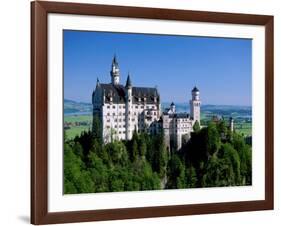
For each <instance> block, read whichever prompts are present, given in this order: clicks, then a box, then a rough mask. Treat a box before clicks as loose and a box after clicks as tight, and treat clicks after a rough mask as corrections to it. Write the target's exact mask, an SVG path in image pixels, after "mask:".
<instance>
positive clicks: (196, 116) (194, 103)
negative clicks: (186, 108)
mask: <svg viewBox="0 0 281 226" xmlns="http://www.w3.org/2000/svg"><path fill="white" fill-rule="evenodd" d="M199 94H200V92H199V89H198V88H197V87H196V86H195V87H194V88H193V89H192V91H191V95H192V99H191V100H190V102H189V104H190V117H191V118H192V120H193V123H195V122H196V121H198V122H199V125H200V107H201V101H200V96H199Z"/></svg>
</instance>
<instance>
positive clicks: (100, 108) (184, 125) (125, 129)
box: [92, 56, 201, 150]
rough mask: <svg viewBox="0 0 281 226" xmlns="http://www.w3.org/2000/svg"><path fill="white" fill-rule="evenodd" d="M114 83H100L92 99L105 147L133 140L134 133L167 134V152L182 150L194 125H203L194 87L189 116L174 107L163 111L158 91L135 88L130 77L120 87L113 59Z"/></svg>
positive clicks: (118, 74)
mask: <svg viewBox="0 0 281 226" xmlns="http://www.w3.org/2000/svg"><path fill="white" fill-rule="evenodd" d="M110 76H111V83H108V84H105V83H100V81H99V79H97V83H96V88H95V90H94V92H93V95H92V104H93V116H98V117H99V118H100V120H101V125H102V138H103V141H104V142H105V143H108V142H112V141H113V140H130V139H132V136H133V132H134V131H136V132H148V133H150V134H157V133H159V132H161V131H163V133H164V138H165V144H166V146H167V148H168V149H169V150H170V149H172V148H173V149H175V150H179V149H180V148H181V146H182V144H183V143H184V142H185V141H187V140H188V139H189V137H190V133H191V132H192V131H193V125H194V123H195V122H196V121H197V122H198V123H199V125H200V105H201V101H200V97H199V90H198V89H197V88H196V87H194V89H193V90H192V99H191V100H190V114H187V113H177V112H176V107H175V104H174V103H172V104H171V106H170V108H168V109H165V110H164V111H163V112H162V111H161V102H160V95H159V92H158V90H157V88H152V87H135V86H133V85H132V81H131V78H130V74H128V77H127V81H126V84H125V86H124V85H122V84H120V69H119V65H118V62H117V59H116V56H114V58H113V61H112V65H111V71H110Z"/></svg>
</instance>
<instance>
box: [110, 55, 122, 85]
mask: <svg viewBox="0 0 281 226" xmlns="http://www.w3.org/2000/svg"><path fill="white" fill-rule="evenodd" d="M110 75H111V83H112V85H119V81H120V71H119V65H118V62H117V58H116V55H114V57H113V60H112V64H111V71H110Z"/></svg>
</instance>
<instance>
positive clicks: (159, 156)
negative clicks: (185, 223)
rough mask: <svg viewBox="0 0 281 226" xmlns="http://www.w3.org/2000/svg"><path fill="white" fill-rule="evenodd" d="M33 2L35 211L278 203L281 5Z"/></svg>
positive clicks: (122, 215)
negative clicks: (247, 8) (231, 8)
mask: <svg viewBox="0 0 281 226" xmlns="http://www.w3.org/2000/svg"><path fill="white" fill-rule="evenodd" d="M31 12H32V14H31V15H32V16H31V28H32V29H31V30H32V33H31V131H32V134H31V144H32V148H31V223H33V224H51V223H66V222H83V221H97V220H114V219H130V218H144V217H164V216H180V215H190V214H207V213H222V212H237V211H253V210H270V209H273V16H267V15H247V14H231V13H217V12H203V11H188V10H173V9H158V8H140V7H124V6H110V5H92V4H78V3H61V2H46V1H44V2H41V1H35V2H32V3H31Z"/></svg>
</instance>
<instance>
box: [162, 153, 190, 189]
mask: <svg viewBox="0 0 281 226" xmlns="http://www.w3.org/2000/svg"><path fill="white" fill-rule="evenodd" d="M167 179H168V181H167V184H166V186H167V188H170V189H174V188H184V187H185V186H186V183H185V168H184V165H183V163H182V162H181V160H180V158H179V156H178V155H177V154H173V155H172V156H171V159H170V160H169V162H168V170H167Z"/></svg>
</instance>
